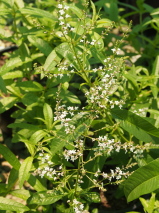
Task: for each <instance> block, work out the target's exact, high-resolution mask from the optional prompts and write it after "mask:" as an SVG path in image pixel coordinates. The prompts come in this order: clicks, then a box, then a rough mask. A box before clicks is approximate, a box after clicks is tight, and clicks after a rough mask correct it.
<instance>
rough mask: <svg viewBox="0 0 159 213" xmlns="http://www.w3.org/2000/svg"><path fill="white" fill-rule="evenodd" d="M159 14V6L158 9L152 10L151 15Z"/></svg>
mask: <svg viewBox="0 0 159 213" xmlns="http://www.w3.org/2000/svg"><path fill="white" fill-rule="evenodd" d="M158 14H159V8H157V9H154V10H153V11H152V12H151V14H150V15H151V16H154V15H158Z"/></svg>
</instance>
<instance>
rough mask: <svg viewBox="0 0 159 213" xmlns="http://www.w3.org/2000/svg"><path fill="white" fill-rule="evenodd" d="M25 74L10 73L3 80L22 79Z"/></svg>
mask: <svg viewBox="0 0 159 213" xmlns="http://www.w3.org/2000/svg"><path fill="white" fill-rule="evenodd" d="M22 77H23V72H22V71H20V70H17V71H14V72H8V73H6V74H4V75H3V79H4V80H5V79H14V78H22Z"/></svg>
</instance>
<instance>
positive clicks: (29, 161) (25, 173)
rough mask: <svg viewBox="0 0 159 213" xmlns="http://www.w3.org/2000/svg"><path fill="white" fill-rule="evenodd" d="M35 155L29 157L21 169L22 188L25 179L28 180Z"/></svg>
mask: <svg viewBox="0 0 159 213" xmlns="http://www.w3.org/2000/svg"><path fill="white" fill-rule="evenodd" d="M32 162H33V157H27V158H26V159H25V160H24V161H23V163H22V164H21V166H20V169H19V187H20V188H22V186H23V183H24V181H27V180H28V178H29V175H30V173H29V172H30V169H31V167H32Z"/></svg>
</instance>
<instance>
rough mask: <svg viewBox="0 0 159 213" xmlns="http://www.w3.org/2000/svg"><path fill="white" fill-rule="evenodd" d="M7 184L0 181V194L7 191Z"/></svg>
mask: <svg viewBox="0 0 159 213" xmlns="http://www.w3.org/2000/svg"><path fill="white" fill-rule="evenodd" d="M0 182H1V178H0ZM7 191H8V189H7V184H6V183H0V195H3V193H7Z"/></svg>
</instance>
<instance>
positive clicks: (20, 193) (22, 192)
mask: <svg viewBox="0 0 159 213" xmlns="http://www.w3.org/2000/svg"><path fill="white" fill-rule="evenodd" d="M9 194H11V195H13V196H15V197H19V198H21V199H23V200H27V199H28V198H29V197H30V196H31V193H30V192H29V191H28V190H26V189H16V190H13V191H10V192H9Z"/></svg>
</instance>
